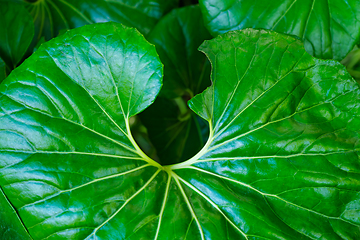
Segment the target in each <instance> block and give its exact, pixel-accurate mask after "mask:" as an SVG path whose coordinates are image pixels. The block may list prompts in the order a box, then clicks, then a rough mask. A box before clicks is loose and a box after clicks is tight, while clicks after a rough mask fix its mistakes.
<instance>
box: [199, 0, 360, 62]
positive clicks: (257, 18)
mask: <svg viewBox="0 0 360 240" xmlns="http://www.w3.org/2000/svg"><path fill="white" fill-rule="evenodd" d="M200 6H201V7H202V11H203V14H204V18H205V23H206V25H207V27H208V29H209V30H210V32H211V33H212V34H213V35H218V34H221V33H224V32H227V31H230V30H237V29H245V28H264V29H270V30H275V31H277V32H281V33H287V34H291V35H296V36H298V37H299V38H300V39H302V40H303V41H304V43H305V49H306V51H307V52H308V53H310V54H311V55H313V56H316V57H319V58H324V59H330V58H331V59H336V60H342V59H343V58H344V57H345V56H346V55H347V54H348V53H349V52H350V51H351V50H352V48H353V47H354V45H355V44H357V43H358V41H359V37H360V2H359V1H358V0H328V1H315V0H302V1H297V0H279V1H253V0H201V1H200Z"/></svg>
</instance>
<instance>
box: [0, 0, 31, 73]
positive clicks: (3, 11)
mask: <svg viewBox="0 0 360 240" xmlns="http://www.w3.org/2000/svg"><path fill="white" fill-rule="evenodd" d="M19 16H21V17H19ZM33 36H34V23H33V21H32V18H31V16H30V14H29V13H28V12H27V11H26V9H25V8H24V7H23V6H22V5H20V4H16V3H11V2H5V1H0V57H1V58H2V60H3V61H4V62H5V63H6V64H7V66H8V67H9V69H14V68H15V67H16V66H17V65H18V63H19V62H20V60H21V59H22V57H23V56H24V54H25V52H26V50H27V49H28V47H29V45H30V43H31V40H32V38H33ZM1 75H2V74H1ZM1 80H2V79H1Z"/></svg>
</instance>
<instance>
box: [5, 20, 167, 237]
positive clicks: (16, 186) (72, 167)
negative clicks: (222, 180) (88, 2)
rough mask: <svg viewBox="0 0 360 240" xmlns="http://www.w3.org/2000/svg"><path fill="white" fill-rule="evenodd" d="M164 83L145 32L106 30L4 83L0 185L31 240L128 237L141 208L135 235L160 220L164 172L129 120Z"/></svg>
mask: <svg viewBox="0 0 360 240" xmlns="http://www.w3.org/2000/svg"><path fill="white" fill-rule="evenodd" d="M109 29H111V31H110V34H109ZM79 46H81V47H79ZM161 75H162V66H161V63H160V61H159V59H158V56H157V54H156V52H155V48H154V47H153V46H150V44H149V43H147V42H146V41H145V39H144V37H143V36H141V35H140V34H139V32H137V31H136V30H134V29H130V28H127V27H124V26H123V25H120V24H114V23H108V24H99V25H97V26H86V27H84V28H79V29H77V30H74V31H73V33H67V34H65V35H63V37H61V38H57V39H54V40H51V41H49V42H47V43H46V44H44V45H43V47H42V48H40V49H39V50H38V51H37V53H36V54H34V55H33V56H32V57H31V58H30V59H29V60H27V61H26V62H25V63H24V64H23V65H21V67H19V68H18V69H17V71H14V72H13V73H12V75H11V76H9V78H8V79H7V81H5V82H4V84H2V85H1V87H0V106H1V107H0V109H1V111H0V139H1V140H0V185H1V187H2V189H3V190H4V193H5V194H6V196H7V198H9V199H10V201H11V204H12V205H13V206H14V208H15V209H16V211H17V212H18V214H19V216H20V217H21V219H22V221H23V223H24V225H25V226H26V228H27V230H28V231H29V233H30V235H31V236H32V237H33V238H34V239H61V238H62V239H85V238H86V237H88V238H89V239H90V238H96V237H98V236H102V235H104V236H107V235H108V234H109V232H112V231H113V230H114V229H116V231H117V232H120V233H122V234H124V236H125V235H128V234H129V233H126V231H124V230H122V229H119V228H118V227H117V222H118V221H120V222H123V221H124V220H123V218H125V216H126V218H129V212H131V210H129V208H130V209H133V208H134V206H137V207H139V210H138V211H137V212H135V215H134V216H133V219H132V220H133V221H138V220H137V219H141V218H142V216H144V215H146V217H147V221H146V222H142V223H141V224H137V225H131V221H129V219H127V221H129V224H130V225H129V226H133V227H134V228H133V229H132V230H130V229H129V227H126V229H128V231H130V232H133V231H134V232H136V234H134V237H137V236H141V235H142V234H144V231H145V232H146V231H147V230H146V229H149V228H150V229H152V226H153V225H154V224H156V223H157V222H158V218H159V212H160V210H159V211H158V210H157V209H156V208H157V205H156V202H157V199H156V198H154V197H151V198H150V197H149V196H150V195H154V194H153V192H154V191H155V192H157V191H165V187H166V186H167V185H166V184H165V179H166V176H165V175H166V174H165V173H164V172H160V170H159V169H158V167H159V165H158V164H156V163H155V162H154V161H153V160H151V159H145V158H144V157H143V154H142V152H140V150H139V148H138V147H137V146H134V142H133V139H132V137H130V136H129V134H131V133H130V129H129V124H128V120H129V118H130V117H131V116H133V115H135V114H136V113H138V112H140V111H142V110H143V109H144V108H146V107H147V106H148V105H149V104H151V102H153V101H154V98H155V96H156V95H157V93H158V92H159V90H160V86H161ZM20 89H21V90H20ZM30 166H31V167H30ZM154 166H155V167H154ZM144 198H146V199H148V201H143V200H142V199H144ZM160 198H161V196H159V199H160ZM139 201H140V202H142V203H143V204H146V207H144V206H145V205H141V204H140V205H139V204H138V202H139ZM134 202H135V205H133V204H134ZM123 212H126V214H123ZM149 212H150V213H149ZM151 214H152V215H151ZM130 220H131V219H130ZM154 234H155V232H154ZM140 238H141V237H140Z"/></svg>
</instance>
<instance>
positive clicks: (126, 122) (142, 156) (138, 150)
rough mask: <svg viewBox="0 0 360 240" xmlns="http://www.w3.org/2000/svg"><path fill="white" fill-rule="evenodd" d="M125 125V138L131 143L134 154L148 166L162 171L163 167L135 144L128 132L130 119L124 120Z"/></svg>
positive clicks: (129, 131)
mask: <svg viewBox="0 0 360 240" xmlns="http://www.w3.org/2000/svg"><path fill="white" fill-rule="evenodd" d="M125 124H126V131H127V136H128V138H129V140H130V142H131V143H132V145H133V146H134V148H135V150H136V153H137V154H139V156H140V157H141V158H142V159H143V160H144V161H146V162H147V163H149V164H150V165H152V166H154V167H157V168H159V169H161V170H164V168H163V166H161V165H160V164H159V163H158V162H156V161H155V160H153V159H151V158H149V157H148V156H147V155H146V154H145V153H144V152H143V151H142V150H141V148H140V147H139V145H138V144H137V143H136V141H135V139H134V137H133V135H132V134H131V130H130V119H129V118H127V119H125Z"/></svg>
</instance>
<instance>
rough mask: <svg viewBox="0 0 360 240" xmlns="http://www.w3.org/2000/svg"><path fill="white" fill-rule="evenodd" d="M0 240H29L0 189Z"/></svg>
mask: <svg viewBox="0 0 360 240" xmlns="http://www.w3.org/2000/svg"><path fill="white" fill-rule="evenodd" d="M0 239H2V240H30V239H31V237H30V236H29V234H28V233H27V232H26V228H25V227H24V226H23V224H22V222H21V220H20V219H19V217H18V215H17V213H16V212H15V210H14V208H13V207H12V206H11V204H10V203H9V201H8V200H7V199H6V197H5V195H4V193H3V191H2V190H1V189H0Z"/></svg>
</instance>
